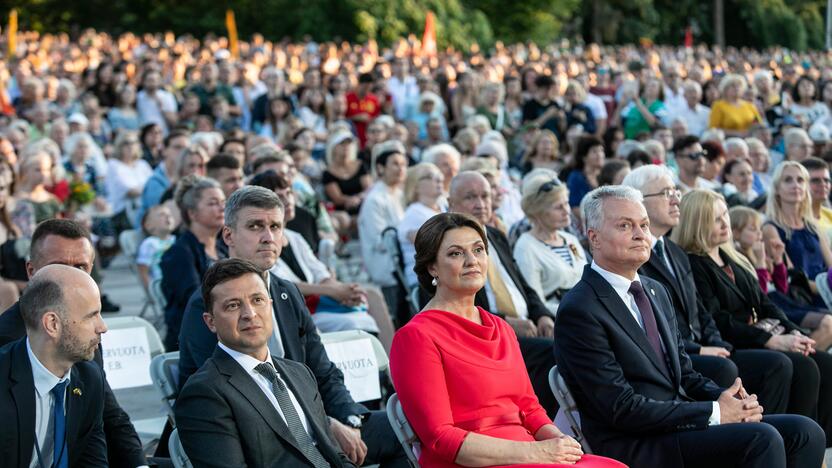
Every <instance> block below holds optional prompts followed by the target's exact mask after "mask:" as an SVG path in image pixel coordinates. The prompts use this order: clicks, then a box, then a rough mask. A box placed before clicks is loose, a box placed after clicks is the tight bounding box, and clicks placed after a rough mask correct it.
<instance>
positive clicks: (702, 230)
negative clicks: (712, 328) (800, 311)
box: [673, 190, 832, 447]
mask: <svg viewBox="0 0 832 468" xmlns="http://www.w3.org/2000/svg"><path fill="white" fill-rule="evenodd" d="M680 211H681V214H680V220H679V226H678V227H676V228H675V229H674V230H673V240H674V241H675V242H676V243H677V244H679V246H680V247H682V248H683V249H685V251H686V252H688V255H689V257H690V264H691V268H692V271H693V278H694V281H695V282H696V290H697V292H698V293H699V297H700V298H701V299H702V301H703V302H704V304H705V307H706V308H707V309H708V311H709V312H710V313H711V314H713V317H714V321H715V322H716V324H717V327H718V328H719V332H720V333H721V334H722V337H723V339H725V340H727V341H728V342H730V343H731V344H732V345H734V347H735V348H737V349H743V348H746V349H747V348H767V349H772V350H775V351H781V352H783V353H785V355H786V356H787V357H788V358H789V359H790V360H791V362H792V365H793V378H792V385H791V393H790V397H789V406H788V412H789V413H795V414H801V415H804V416H809V417H812V418H814V419H815V420H816V421H817V422H818V424H820V426H821V427H822V428H823V429H824V431H826V446H827V447H829V446H832V355H830V354H829V353H825V352H815V349H814V343H815V342H814V340H812V339H811V338H809V337H807V336H806V335H805V334H804V332H805V330H803V329H801V328H800V327H798V326H797V325H796V324H795V323H793V322H792V321H790V320H789V319H788V318H787V317H786V314H784V313H783V311H781V310H780V309H779V308H777V306H775V305H774V304H773V303H772V302H771V301H770V300H769V299H768V297H767V296H766V295H765V294H763V292H762V290H761V289H760V286H759V284H758V282H757V276H756V273H755V271H754V267H753V266H752V265H751V262H749V261H748V259H747V258H745V257H743V256H742V255H741V254H740V253H738V252H737V251H736V250H735V249H734V247H733V240H732V235H731V222H730V218H729V216H728V205H727V204H726V203H725V199H724V198H723V197H722V195H720V194H718V193H716V192H713V191H710V190H694V191H692V192H690V193H688V194H687V195H685V197H684V198H682V203H681V205H680ZM774 326H776V327H777V328H781V329H782V331H780V330H777V329H772V327H774Z"/></svg>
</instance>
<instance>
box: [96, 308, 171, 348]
mask: <svg viewBox="0 0 832 468" xmlns="http://www.w3.org/2000/svg"><path fill="white" fill-rule="evenodd" d="M104 323H106V324H107V328H108V329H110V330H119V329H124V328H143V329H144V331H145V332H146V333H147V344H148V345H149V346H150V357H154V356H158V355H160V354H162V353H164V352H165V345H164V344H163V343H162V337H161V336H160V335H159V331H158V330H156V327H154V326H153V324H152V323H150V322H148V321H147V320H145V319H143V318H141V317H136V316H124V317H107V318H105V319H104Z"/></svg>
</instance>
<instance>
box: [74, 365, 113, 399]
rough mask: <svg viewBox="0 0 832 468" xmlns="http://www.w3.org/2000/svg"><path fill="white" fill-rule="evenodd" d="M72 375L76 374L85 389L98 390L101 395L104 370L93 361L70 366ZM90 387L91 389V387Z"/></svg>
mask: <svg viewBox="0 0 832 468" xmlns="http://www.w3.org/2000/svg"><path fill="white" fill-rule="evenodd" d="M72 369H73V371H75V372H73V374H75V373H77V375H78V376H80V378H81V380H82V381H83V382H84V386H85V387H86V388H87V389H91V388H94V389H100V391H101V392H102V394H103V391H104V387H103V383H104V379H105V377H104V370H103V369H102V368H101V366H99V365H98V364H96V363H95V362H94V361H81V362H76V363H75V365H73V366H72ZM91 386H92V387H91Z"/></svg>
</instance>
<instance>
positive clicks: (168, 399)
mask: <svg viewBox="0 0 832 468" xmlns="http://www.w3.org/2000/svg"><path fill="white" fill-rule="evenodd" d="M150 378H151V379H152V380H153V385H154V386H155V387H156V390H158V391H159V394H160V395H161V396H162V404H164V405H165V411H166V412H167V416H168V420H169V421H170V423H171V425H172V426H173V427H176V424H175V421H174V416H173V404H174V402H175V401H176V397H177V395H178V394H179V351H174V352H172V353H165V354H160V355H158V356H156V357H155V358H153V361H151V362H150Z"/></svg>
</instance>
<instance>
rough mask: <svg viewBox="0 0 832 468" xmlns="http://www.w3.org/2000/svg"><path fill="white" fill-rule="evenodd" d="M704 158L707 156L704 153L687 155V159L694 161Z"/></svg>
mask: <svg viewBox="0 0 832 468" xmlns="http://www.w3.org/2000/svg"><path fill="white" fill-rule="evenodd" d="M702 156H705V152H704V151H696V152H694V153H689V154H686V155H685V157H686V158H688V159H690V160H692V161H696V160H697V159H699V158H701V157H702Z"/></svg>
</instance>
